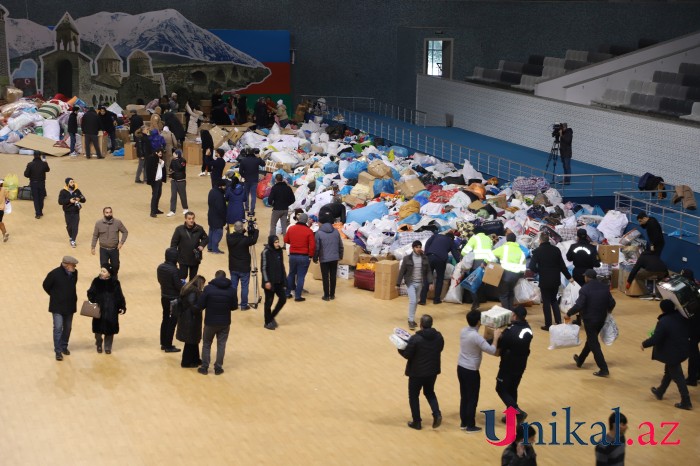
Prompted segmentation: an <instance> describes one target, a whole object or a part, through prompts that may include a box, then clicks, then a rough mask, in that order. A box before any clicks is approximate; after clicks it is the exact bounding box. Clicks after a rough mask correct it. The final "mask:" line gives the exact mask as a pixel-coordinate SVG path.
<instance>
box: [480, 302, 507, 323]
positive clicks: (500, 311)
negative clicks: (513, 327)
mask: <svg viewBox="0 0 700 466" xmlns="http://www.w3.org/2000/svg"><path fill="white" fill-rule="evenodd" d="M512 314H513V312H511V311H510V310H508V309H505V308H502V307H501V306H493V307H492V308H491V309H489V310H488V311H485V312H482V313H481V325H484V326H486V327H491V328H501V327H505V326H506V325H508V324H509V323H510V319H511V316H512Z"/></svg>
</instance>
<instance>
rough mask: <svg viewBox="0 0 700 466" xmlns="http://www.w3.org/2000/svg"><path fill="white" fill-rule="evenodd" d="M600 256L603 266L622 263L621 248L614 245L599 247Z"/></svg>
mask: <svg viewBox="0 0 700 466" xmlns="http://www.w3.org/2000/svg"><path fill="white" fill-rule="evenodd" d="M598 255H599V256H600V261H601V262H602V263H603V264H619V263H620V246H619V245H612V244H601V245H600V246H598Z"/></svg>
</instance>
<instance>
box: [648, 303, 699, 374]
mask: <svg viewBox="0 0 700 466" xmlns="http://www.w3.org/2000/svg"><path fill="white" fill-rule="evenodd" d="M689 338H690V333H689V330H688V319H686V318H685V317H683V316H682V315H681V314H680V312H678V311H673V312H665V313H663V314H661V315H660V316H659V321H658V322H657V323H656V329H654V334H653V335H652V336H651V337H650V338H647V339H646V340H644V342H643V343H642V346H643V347H645V348H649V347H650V346H653V347H654V350H653V351H652V353H651V359H654V360H656V361H660V362H662V363H664V364H680V363H682V362H683V361H685V360H686V359H688V348H689V345H688V339H689Z"/></svg>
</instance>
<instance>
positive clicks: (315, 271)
mask: <svg viewBox="0 0 700 466" xmlns="http://www.w3.org/2000/svg"><path fill="white" fill-rule="evenodd" d="M309 272H311V276H312V277H314V280H322V279H323V277H321V264H320V263H318V262H314V261H311V263H310V264H309Z"/></svg>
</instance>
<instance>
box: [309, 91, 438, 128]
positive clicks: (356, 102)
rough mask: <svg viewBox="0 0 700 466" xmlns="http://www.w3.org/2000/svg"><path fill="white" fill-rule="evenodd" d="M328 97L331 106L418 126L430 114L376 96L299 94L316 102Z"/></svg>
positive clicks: (327, 100)
mask: <svg viewBox="0 0 700 466" xmlns="http://www.w3.org/2000/svg"><path fill="white" fill-rule="evenodd" d="M321 97H323V98H324V99H326V105H327V106H328V107H329V109H330V107H337V108H343V109H347V110H351V111H353V112H371V113H376V114H377V115H380V116H384V117H388V118H393V119H395V120H400V121H403V122H405V123H410V124H412V125H416V126H423V127H425V122H426V120H427V117H428V114H427V113H425V112H422V111H420V110H415V109H412V108H408V107H402V106H401V105H394V104H390V103H386V102H382V101H379V100H377V99H375V98H374V97H350V96H348V97H345V96H337V95H332V96H323V95H311V94H303V95H300V96H299V102H298V103H301V102H305V101H307V100H310V101H311V102H316V100H318V99H319V98H321Z"/></svg>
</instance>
